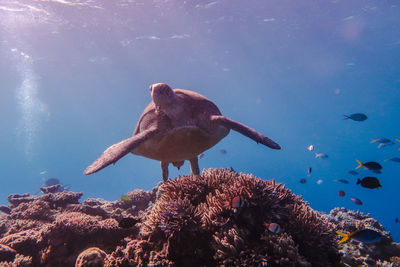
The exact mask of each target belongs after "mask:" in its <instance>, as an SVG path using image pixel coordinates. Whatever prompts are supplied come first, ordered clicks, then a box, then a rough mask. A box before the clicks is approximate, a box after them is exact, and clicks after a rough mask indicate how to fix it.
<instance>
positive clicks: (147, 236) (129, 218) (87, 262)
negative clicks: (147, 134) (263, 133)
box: [0, 169, 400, 266]
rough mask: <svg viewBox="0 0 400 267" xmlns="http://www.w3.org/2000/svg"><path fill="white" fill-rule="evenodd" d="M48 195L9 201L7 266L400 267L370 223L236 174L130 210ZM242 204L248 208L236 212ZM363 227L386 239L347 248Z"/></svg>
mask: <svg viewBox="0 0 400 267" xmlns="http://www.w3.org/2000/svg"><path fill="white" fill-rule="evenodd" d="M42 192H43V193H44V194H43V195H40V196H35V195H29V194H14V195H11V196H9V198H8V200H9V206H8V207H7V209H4V210H5V211H7V212H2V213H1V214H0V262H2V264H1V266H355V265H359V264H361V265H362V264H364V263H365V264H375V265H376V266H391V265H390V264H393V266H400V265H396V264H398V262H399V259H398V258H396V256H398V255H400V248H399V247H398V245H396V244H395V243H394V242H393V240H392V238H391V236H390V234H389V233H388V232H385V230H384V228H383V227H382V225H380V224H379V223H378V222H377V221H376V220H374V219H373V218H370V217H369V215H366V214H362V213H360V212H354V211H348V210H345V209H343V208H336V209H334V210H332V211H331V213H330V214H324V213H321V212H317V211H314V210H313V209H311V208H310V206H309V204H308V203H307V202H306V201H304V200H303V199H302V198H301V197H300V196H297V195H295V194H293V192H292V191H290V190H289V189H287V188H285V187H284V186H283V185H282V184H278V183H276V182H275V181H273V180H262V179H260V178H256V177H253V176H252V175H248V174H242V173H236V172H234V171H232V170H228V169H219V170H218V169H209V170H204V171H203V173H202V175H201V176H182V177H179V178H176V179H174V180H169V181H167V182H165V183H160V184H159V185H158V186H157V187H155V188H154V189H153V190H152V191H144V190H138V189H136V190H134V191H132V192H128V193H127V194H126V195H124V197H123V198H121V201H105V200H103V199H86V200H85V201H83V202H82V203H80V202H79V199H80V198H81V197H82V193H75V192H70V191H63V192H57V190H55V189H54V188H49V189H46V188H43V189H42ZM233 198H238V199H240V200H241V205H240V206H234V205H230V204H229V203H231V201H232V199H233ZM272 223H274V224H275V225H278V226H279V228H278V229H279V230H277V229H276V227H275V229H274V230H273V231H272V230H271V228H269V227H268V225H270V224H272ZM360 227H372V228H373V229H375V230H377V231H380V232H381V233H382V235H383V238H382V240H381V241H380V242H379V243H378V244H374V245H365V244H360V243H356V242H350V243H347V244H345V245H340V246H338V245H337V243H338V240H339V239H340V238H339V237H338V236H336V234H335V231H337V230H339V231H344V232H352V231H353V230H355V229H359V228H360Z"/></svg>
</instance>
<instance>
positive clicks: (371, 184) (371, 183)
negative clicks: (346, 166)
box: [357, 177, 382, 189]
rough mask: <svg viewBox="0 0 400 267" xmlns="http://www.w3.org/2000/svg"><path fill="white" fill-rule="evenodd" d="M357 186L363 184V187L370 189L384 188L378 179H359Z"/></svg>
mask: <svg viewBox="0 0 400 267" xmlns="http://www.w3.org/2000/svg"><path fill="white" fill-rule="evenodd" d="M357 184H361V186H362V187H365V188H370V189H375V188H379V187H382V185H381V183H380V182H379V180H378V178H376V177H364V178H362V179H360V178H358V179H357Z"/></svg>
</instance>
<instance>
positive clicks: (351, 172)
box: [346, 171, 358, 175]
mask: <svg viewBox="0 0 400 267" xmlns="http://www.w3.org/2000/svg"><path fill="white" fill-rule="evenodd" d="M346 172H347V173H348V174H352V175H358V172H356V171H346Z"/></svg>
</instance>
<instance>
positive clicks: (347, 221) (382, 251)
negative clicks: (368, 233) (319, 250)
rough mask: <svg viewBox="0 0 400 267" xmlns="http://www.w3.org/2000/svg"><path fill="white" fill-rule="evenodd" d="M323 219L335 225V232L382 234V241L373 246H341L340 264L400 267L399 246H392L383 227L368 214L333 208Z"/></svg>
mask: <svg viewBox="0 0 400 267" xmlns="http://www.w3.org/2000/svg"><path fill="white" fill-rule="evenodd" d="M324 217H325V218H327V219H328V220H329V221H330V222H331V223H333V224H334V225H336V230H337V231H341V232H345V233H352V232H354V231H356V230H361V229H366V228H368V229H372V230H375V231H377V232H379V233H381V234H382V240H381V241H380V242H377V243H374V244H364V243H359V242H349V243H344V244H342V245H341V246H340V254H341V258H342V262H343V263H345V264H346V265H347V266H399V267H400V261H399V260H400V245H398V244H394V243H393V239H392V237H391V235H390V233H389V232H386V231H385V229H384V228H383V226H382V225H381V224H380V223H379V222H378V221H376V220H375V219H374V218H371V217H370V215H369V214H364V213H362V212H360V211H352V210H347V209H345V208H334V209H333V210H331V211H330V213H329V215H324ZM396 256H397V257H396Z"/></svg>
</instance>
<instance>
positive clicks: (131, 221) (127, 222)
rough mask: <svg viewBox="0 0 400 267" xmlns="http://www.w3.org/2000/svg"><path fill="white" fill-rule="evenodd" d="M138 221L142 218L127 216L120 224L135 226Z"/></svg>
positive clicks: (120, 225)
mask: <svg viewBox="0 0 400 267" xmlns="http://www.w3.org/2000/svg"><path fill="white" fill-rule="evenodd" d="M138 222H140V220H138V219H135V218H132V217H126V218H122V219H121V220H120V221H119V223H118V226H119V227H121V228H125V229H128V228H131V227H132V226H134V225H135V224H137V223H138Z"/></svg>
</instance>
